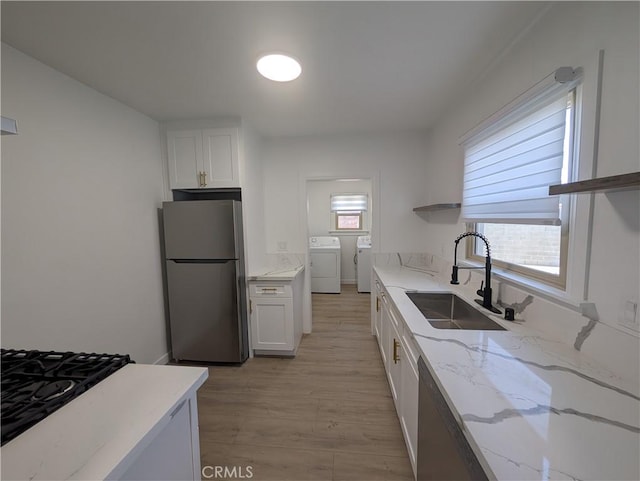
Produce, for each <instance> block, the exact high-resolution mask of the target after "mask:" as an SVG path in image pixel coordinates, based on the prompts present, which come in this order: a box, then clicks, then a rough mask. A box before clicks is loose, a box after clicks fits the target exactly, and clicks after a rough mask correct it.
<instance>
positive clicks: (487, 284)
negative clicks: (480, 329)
mask: <svg viewBox="0 0 640 481" xmlns="http://www.w3.org/2000/svg"><path fill="white" fill-rule="evenodd" d="M469 236H474V237H478V238H479V239H482V240H483V241H484V244H485V246H486V247H487V257H486V258H485V263H484V267H470V266H459V265H458V244H459V243H460V241H461V240H462V239H464V238H465V237H469ZM455 242H456V247H455V250H454V251H453V270H452V271H451V284H460V281H458V269H484V273H485V276H484V283H482V284H480V289H478V290H477V292H476V293H477V294H478V295H479V296H482V299H476V300H475V301H476V302H477V303H478V304H480V305H481V306H482V307H484V308H485V309H489V310H490V311H491V312H495V313H496V314H501V311H500V310H499V309H498V308H497V307H494V306H493V305H492V304H491V247H490V246H489V241H488V240H487V238H486V237H485V236H483V235H482V234H480V233H479V232H465V233H463V234H460V235H459V236H458V238H457V239H456V241H455ZM483 285H484V288H483Z"/></svg>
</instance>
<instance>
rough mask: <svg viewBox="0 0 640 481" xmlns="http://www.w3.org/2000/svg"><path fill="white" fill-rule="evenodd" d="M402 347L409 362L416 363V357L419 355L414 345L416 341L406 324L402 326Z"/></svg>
mask: <svg viewBox="0 0 640 481" xmlns="http://www.w3.org/2000/svg"><path fill="white" fill-rule="evenodd" d="M402 348H403V350H404V351H405V352H406V357H408V358H409V359H410V360H411V363H413V364H414V365H417V363H418V357H419V356H420V354H419V351H418V346H417V345H416V341H415V339H414V338H413V334H411V332H410V331H409V329H408V328H407V327H406V326H403V332H402Z"/></svg>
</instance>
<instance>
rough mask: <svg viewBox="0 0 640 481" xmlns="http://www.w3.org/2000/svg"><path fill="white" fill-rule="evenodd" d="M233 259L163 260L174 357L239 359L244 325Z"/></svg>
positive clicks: (242, 353)
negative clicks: (165, 269)
mask: <svg viewBox="0 0 640 481" xmlns="http://www.w3.org/2000/svg"><path fill="white" fill-rule="evenodd" d="M237 264H238V262H237V261H227V262H198V263H194V262H176V261H172V260H168V261H167V282H168V287H169V289H168V291H169V316H170V318H171V348H172V352H173V358H174V359H176V360H186V361H205V362H243V361H244V360H246V359H247V356H248V352H247V349H246V348H245V347H244V346H245V345H246V336H247V333H246V325H245V324H244V323H243V322H241V317H242V316H241V313H240V312H239V307H238V306H239V303H238V302H237V301H238V278H237V275H236V274H237V268H238V265H237Z"/></svg>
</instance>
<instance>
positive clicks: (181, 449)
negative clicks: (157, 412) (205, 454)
mask: <svg viewBox="0 0 640 481" xmlns="http://www.w3.org/2000/svg"><path fill="white" fill-rule="evenodd" d="M167 418H168V420H163V422H165V423H166V425H165V426H164V427H163V428H162V430H161V431H160V432H159V433H158V434H157V436H156V437H155V438H154V439H153V440H152V441H151V443H150V444H149V445H148V446H147V447H146V448H145V449H144V450H143V451H142V452H141V453H140V455H139V456H138V457H137V458H136V460H135V461H134V462H133V463H132V464H131V466H129V467H128V468H127V470H126V471H125V472H124V474H123V475H122V476H120V477H119V479H121V480H136V481H143V480H149V481H152V480H157V479H164V480H172V481H174V480H175V481H184V480H197V479H200V459H199V455H200V449H199V438H198V426H197V424H196V423H194V422H193V421H192V420H193V419H194V418H195V419H197V418H198V412H197V407H196V398H195V396H193V397H192V398H191V399H186V400H183V401H182V404H180V405H178V407H176V408H175V410H174V411H173V412H171V413H170V414H167Z"/></svg>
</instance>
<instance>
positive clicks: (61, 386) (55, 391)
mask: <svg viewBox="0 0 640 481" xmlns="http://www.w3.org/2000/svg"><path fill="white" fill-rule="evenodd" d="M75 385H76V382H74V381H71V380H70V379H66V380H64V381H54V382H51V383H47V384H45V385H43V386H42V387H40V388H39V389H38V390H37V391H36V392H35V393H34V395H33V396H32V397H31V400H32V401H41V400H44V401H47V400H49V399H55V398H57V397H60V396H62V395H63V394H64V393H66V392H68V391H70V390H71V389H73V386H75Z"/></svg>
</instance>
